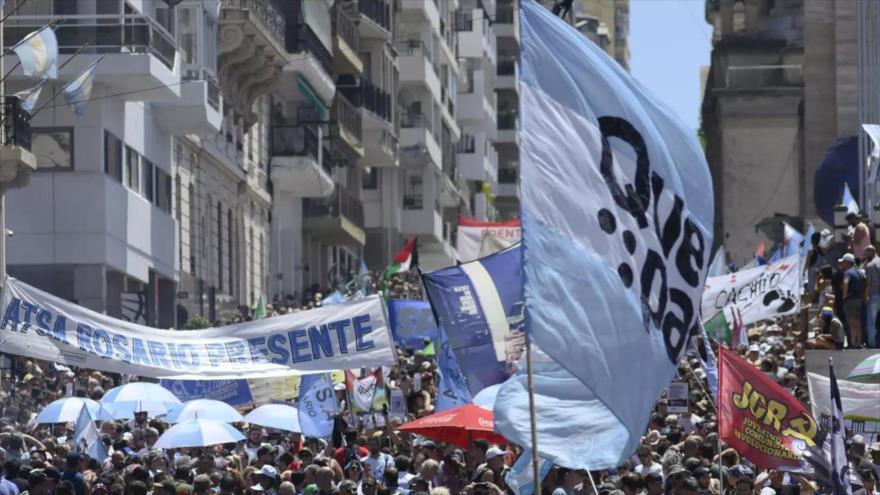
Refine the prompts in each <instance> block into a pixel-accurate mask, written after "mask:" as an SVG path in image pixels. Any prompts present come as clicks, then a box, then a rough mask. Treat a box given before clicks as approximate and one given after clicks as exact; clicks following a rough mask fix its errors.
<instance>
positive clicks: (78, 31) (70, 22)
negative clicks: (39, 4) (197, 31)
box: [4, 14, 177, 69]
mask: <svg viewBox="0 0 880 495" xmlns="http://www.w3.org/2000/svg"><path fill="white" fill-rule="evenodd" d="M53 19H55V17H54V16H14V17H11V18H9V19H8V20H7V21H6V29H5V33H4V44H5V46H12V45H14V44H15V43H18V42H19V41H20V40H21V39H22V38H24V37H25V36H27V35H28V34H30V33H31V32H33V31H36V30H37V29H40V28H41V27H43V26H45V25H46V24H48V23H49V22H50V21H52V20H53ZM55 36H56V37H57V38H58V51H59V52H60V53H62V54H70V53H74V52H75V51H77V50H79V49H80V47H82V46H83V45H86V48H85V49H83V50H82V53H91V54H116V53H126V54H128V53H148V54H150V55H153V56H155V57H156V58H157V59H159V60H160V61H161V62H162V64H163V65H165V67H167V68H169V69H173V68H174V56H175V54H176V53H177V44H176V43H175V42H174V38H173V37H172V36H171V35H170V34H169V33H168V31H166V30H165V28H164V27H162V25H160V24H159V23H158V22H157V21H156V20H155V19H154V18H152V17H150V16H148V15H144V14H109V15H104V14H98V15H65V16H64V23H62V24H59V25H57V26H56V27H55Z"/></svg>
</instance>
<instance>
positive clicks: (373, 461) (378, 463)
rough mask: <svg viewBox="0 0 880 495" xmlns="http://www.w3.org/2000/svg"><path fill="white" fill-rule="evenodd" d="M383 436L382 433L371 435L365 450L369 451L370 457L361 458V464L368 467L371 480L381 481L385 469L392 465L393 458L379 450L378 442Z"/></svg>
mask: <svg viewBox="0 0 880 495" xmlns="http://www.w3.org/2000/svg"><path fill="white" fill-rule="evenodd" d="M383 436H384V433H383V432H382V431H377V432H375V433H373V435H372V436H370V438H369V440H367V450H369V451H370V455H368V456H366V457H362V458H361V462H363V463H364V464H365V465H366V466H367V467H369V469H370V473H371V474H372V475H373V478H374V479H377V480H381V479H382V478H383V477H384V476H385V469H386V468H389V467H391V466H393V465H394V458H393V457H391V456H390V455H388V454H386V453H384V452H382V451H380V450H379V448H380V443H379V442H381V440H382V437H383Z"/></svg>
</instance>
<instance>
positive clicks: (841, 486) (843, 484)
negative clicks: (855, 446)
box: [828, 358, 852, 495]
mask: <svg viewBox="0 0 880 495" xmlns="http://www.w3.org/2000/svg"><path fill="white" fill-rule="evenodd" d="M828 377H829V378H830V379H831V406H832V408H831V436H830V438H829V442H830V445H829V447H830V457H831V458H830V459H829V460H828V461H829V463H830V464H831V494H832V495H852V487H851V486H850V472H849V471H850V468H849V460H848V459H847V457H846V445H845V443H844V438H845V437H846V431H845V429H844V424H843V405H842V404H841V400H840V388H838V386H837V377H835V376H834V364H832V363H831V362H830V358H829V364H828Z"/></svg>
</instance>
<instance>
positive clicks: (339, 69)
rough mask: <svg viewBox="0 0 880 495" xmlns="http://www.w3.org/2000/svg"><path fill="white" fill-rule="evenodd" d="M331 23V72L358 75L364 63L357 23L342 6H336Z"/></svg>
mask: <svg viewBox="0 0 880 495" xmlns="http://www.w3.org/2000/svg"><path fill="white" fill-rule="evenodd" d="M334 10H335V11H336V14H335V17H334V19H335V20H336V21H335V22H334V23H333V34H334V36H333V70H334V72H335V73H336V74H355V75H357V74H360V73H362V72H363V71H364V63H363V62H362V61H361V58H360V55H358V54H359V52H360V49H361V35H360V33H359V32H358V25H357V21H356V20H355V19H354V18H353V17H352V16H351V14H349V13H348V12H346V11H345V9H344V8H343V5H336V7H335V9H334Z"/></svg>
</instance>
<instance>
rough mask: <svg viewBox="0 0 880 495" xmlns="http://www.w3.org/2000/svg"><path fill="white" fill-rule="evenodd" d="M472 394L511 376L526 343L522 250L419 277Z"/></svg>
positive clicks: (512, 250) (495, 255) (503, 252)
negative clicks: (511, 370) (510, 373)
mask: <svg viewBox="0 0 880 495" xmlns="http://www.w3.org/2000/svg"><path fill="white" fill-rule="evenodd" d="M423 280H424V282H425V289H426V290H427V291H428V297H429V299H430V300H431V304H432V305H433V307H434V310H435V311H436V313H437V317H438V318H439V319H440V324H441V326H442V327H443V331H444V332H445V333H446V336H447V338H448V339H449V345H450V346H451V347H452V350H453V352H454V353H455V359H456V361H458V365H459V367H460V368H461V372H462V373H463V374H464V376H465V379H466V382H467V386H468V388H469V389H470V392H471V394H472V395H474V394H476V393H477V392H479V391H480V390H482V389H484V388H486V387H488V386H490V385H495V384H496V383H501V382H503V381H504V380H506V379H507V377H508V376H509V372H508V371H509V369H511V367H512V363H513V362H515V361H516V360H517V359H518V358H519V356H520V354H521V351H522V348H523V345H524V343H525V339H524V334H523V332H522V326H523V290H522V288H523V285H522V248H521V247H520V246H519V245H517V246H514V247H512V248H510V249H507V250H504V251H501V252H500V253H496V254H493V255H491V256H487V257H485V258H482V259H480V260H477V261H473V262H470V263H463V264H461V265H458V266H451V267H448V268H444V269H442V270H437V271H433V272H430V273H426V274H424V275H423Z"/></svg>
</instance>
